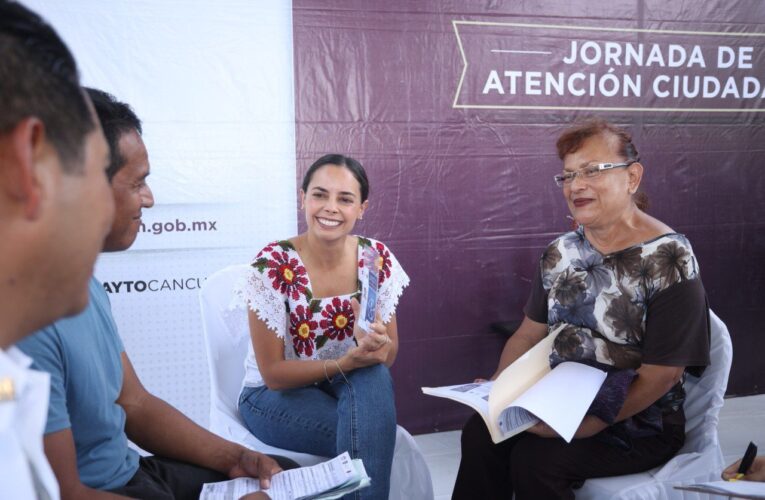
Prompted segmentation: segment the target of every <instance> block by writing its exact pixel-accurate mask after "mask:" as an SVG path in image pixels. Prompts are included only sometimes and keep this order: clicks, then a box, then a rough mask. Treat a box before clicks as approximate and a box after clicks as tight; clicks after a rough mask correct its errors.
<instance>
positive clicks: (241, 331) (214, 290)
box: [199, 264, 250, 428]
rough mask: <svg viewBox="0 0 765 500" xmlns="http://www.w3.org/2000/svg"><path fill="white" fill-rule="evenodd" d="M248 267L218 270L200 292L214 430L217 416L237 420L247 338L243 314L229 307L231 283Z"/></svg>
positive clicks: (239, 266)
mask: <svg viewBox="0 0 765 500" xmlns="http://www.w3.org/2000/svg"><path fill="white" fill-rule="evenodd" d="M248 267H249V266H247V265H246V264H242V265H234V266H229V267H226V268H224V269H221V270H220V271H217V272H216V273H214V274H213V275H211V276H209V277H208V278H207V280H206V281H205V283H204V285H202V287H201V290H200V292H199V302H200V306H201V312H202V329H203V331H204V336H205V344H206V348H207V362H208V365H209V370H210V399H211V405H210V426H211V428H214V427H216V425H217V423H218V421H219V419H220V413H223V414H225V415H227V416H229V417H231V418H234V419H235V420H236V419H237V415H236V414H235V411H236V408H237V406H238V397H239V391H240V389H241V386H242V380H243V378H244V359H245V357H246V356H247V349H248V343H249V342H250V336H249V334H248V326H247V315H246V313H245V311H244V310H243V309H238V310H230V304H231V300H232V298H233V290H234V284H235V283H236V281H237V280H238V279H239V278H240V277H241V276H242V275H243V274H244V273H245V271H246V270H247V268H248ZM219 412H220V413H219Z"/></svg>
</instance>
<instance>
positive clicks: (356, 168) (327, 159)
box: [302, 154, 369, 203]
mask: <svg viewBox="0 0 765 500" xmlns="http://www.w3.org/2000/svg"><path fill="white" fill-rule="evenodd" d="M324 165H337V166H338V167H344V168H347V169H348V170H350V172H351V173H352V174H353V176H354V177H355V178H356V180H357V181H359V187H360V188H361V203H364V202H365V201H367V198H368V197H369V179H367V173H366V171H364V167H362V166H361V163H359V162H358V161H356V160H354V159H353V158H351V157H350V156H343V155H340V154H328V155H324V156H322V157H321V158H319V159H318V160H316V161H315V162H313V164H312V165H311V166H310V167H308V171H307V172H306V173H305V175H304V176H303V185H302V188H303V192H308V185H309V184H310V183H311V177H313V174H314V172H316V171H317V170H319V169H320V168H321V167H323V166H324Z"/></svg>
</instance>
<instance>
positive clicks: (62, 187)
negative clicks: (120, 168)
mask: <svg viewBox="0 0 765 500" xmlns="http://www.w3.org/2000/svg"><path fill="white" fill-rule="evenodd" d="M108 151H109V148H108V146H107V144H106V141H105V140H104V136H103V133H102V132H101V128H100V127H97V128H96V129H95V130H93V131H92V132H90V133H89V134H88V135H87V136H86V138H85V157H84V167H83V170H82V171H81V172H78V173H74V174H65V173H64V174H61V175H60V177H59V180H60V184H59V189H58V190H57V194H58V196H57V197H56V199H55V202H54V203H55V204H54V205H51V209H52V210H51V212H52V213H53V215H52V220H53V227H54V231H53V232H52V240H51V245H49V246H48V250H47V252H48V253H47V255H46V257H45V261H46V265H48V266H51V267H53V269H52V270H50V271H49V272H47V273H46V278H47V280H48V285H49V286H50V288H51V289H52V290H55V291H56V293H58V295H59V297H58V298H57V299H51V302H50V303H49V304H48V312H51V313H53V312H54V311H55V313H56V314H55V316H54V318H55V317H57V316H60V315H61V314H67V315H69V314H74V313H77V312H79V311H81V310H82V309H83V308H84V307H85V306H86V305H87V304H88V281H89V280H90V277H91V276H92V274H93V265H94V263H95V261H96V258H97V257H98V254H99V253H100V252H101V248H102V246H103V242H104V237H105V236H106V234H107V231H108V230H109V226H110V224H111V222H112V216H113V214H114V202H113V201H112V197H111V194H110V193H109V184H108V181H107V178H106V172H105V166H106V165H108V163H109V162H108V158H109V153H108ZM51 249H55V252H51ZM54 283H55V286H54ZM54 300H55V301H56V302H59V301H60V304H58V303H56V304H53V301H54ZM59 305H61V306H63V310H57V306H59Z"/></svg>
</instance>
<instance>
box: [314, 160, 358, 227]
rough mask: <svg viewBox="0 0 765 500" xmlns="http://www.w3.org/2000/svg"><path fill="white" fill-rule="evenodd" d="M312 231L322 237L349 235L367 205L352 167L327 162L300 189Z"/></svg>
mask: <svg viewBox="0 0 765 500" xmlns="http://www.w3.org/2000/svg"><path fill="white" fill-rule="evenodd" d="M300 200H301V203H302V206H303V208H304V209H305V220H306V224H307V226H308V233H309V234H311V235H313V236H314V237H317V238H319V239H322V240H335V239H338V238H341V237H345V236H346V235H348V234H349V233H350V232H351V231H352V230H353V226H354V225H355V224H356V220H358V219H359V217H361V215H362V214H363V213H364V210H366V208H367V201H364V202H363V203H362V202H361V186H360V185H359V181H358V180H356V177H354V176H353V173H351V171H350V170H348V169H347V168H345V167H340V166H338V165H331V164H328V165H325V166H323V167H321V168H319V169H318V170H316V171H315V172H314V173H313V176H312V177H311V182H310V183H309V184H308V188H307V190H306V191H303V190H302V189H301V190H300Z"/></svg>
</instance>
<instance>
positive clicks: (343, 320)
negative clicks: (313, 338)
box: [319, 297, 354, 340]
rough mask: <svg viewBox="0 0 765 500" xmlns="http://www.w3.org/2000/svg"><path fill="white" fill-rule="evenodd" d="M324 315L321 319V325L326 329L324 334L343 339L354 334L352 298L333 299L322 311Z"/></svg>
mask: <svg viewBox="0 0 765 500" xmlns="http://www.w3.org/2000/svg"><path fill="white" fill-rule="evenodd" d="M321 315H322V316H323V317H324V319H322V320H321V321H319V326H320V327H321V328H322V329H323V330H325V332H324V335H326V336H327V337H329V338H331V339H335V338H336V339H337V340H343V339H345V338H346V337H348V338H351V337H352V336H353V322H354V316H353V309H351V301H350V300H347V299H346V300H340V297H335V298H334V299H332V303H331V304H327V305H326V307H325V308H324V309H323V310H322V311H321Z"/></svg>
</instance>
